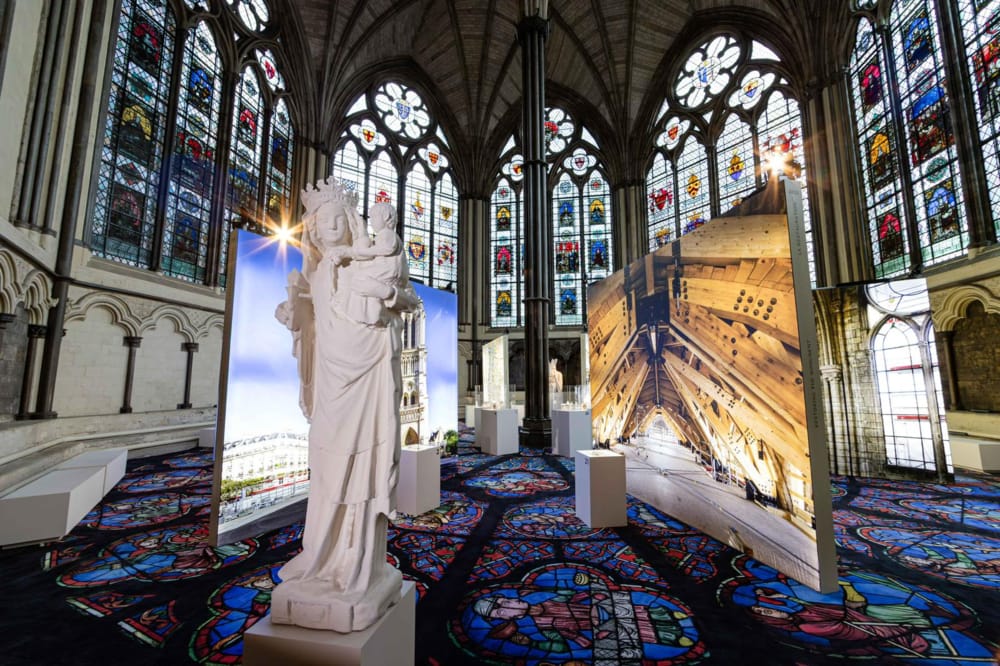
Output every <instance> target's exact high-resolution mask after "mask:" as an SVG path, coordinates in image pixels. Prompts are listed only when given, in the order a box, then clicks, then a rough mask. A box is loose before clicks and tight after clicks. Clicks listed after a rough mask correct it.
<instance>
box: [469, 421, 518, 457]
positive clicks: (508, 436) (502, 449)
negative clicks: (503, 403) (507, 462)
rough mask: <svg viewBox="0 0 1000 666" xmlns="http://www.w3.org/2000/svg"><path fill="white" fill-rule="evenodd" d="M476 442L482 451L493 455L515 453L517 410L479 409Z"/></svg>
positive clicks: (516, 447)
mask: <svg viewBox="0 0 1000 666" xmlns="http://www.w3.org/2000/svg"><path fill="white" fill-rule="evenodd" d="M476 444H477V445H478V446H479V448H480V449H482V451H483V453H489V454H491V455H494V456H502V455H506V454H508V453H517V451H518V434H517V410H516V409H480V410H479V426H478V428H477V429H476Z"/></svg>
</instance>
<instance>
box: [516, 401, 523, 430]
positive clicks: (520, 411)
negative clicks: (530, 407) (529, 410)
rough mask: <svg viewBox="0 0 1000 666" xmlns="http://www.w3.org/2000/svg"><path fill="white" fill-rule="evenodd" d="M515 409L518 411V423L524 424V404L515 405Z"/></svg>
mask: <svg viewBox="0 0 1000 666" xmlns="http://www.w3.org/2000/svg"><path fill="white" fill-rule="evenodd" d="M514 409H515V410H516V411H517V425H519V426H521V425H524V404H523V403H521V404H517V405H514Z"/></svg>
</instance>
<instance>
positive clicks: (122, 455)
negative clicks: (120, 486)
mask: <svg viewBox="0 0 1000 666" xmlns="http://www.w3.org/2000/svg"><path fill="white" fill-rule="evenodd" d="M127 462H128V449H105V450H103V451H87V452H86V453H81V454H80V455H78V456H74V457H72V458H70V459H69V460H67V461H66V462H64V463H60V464H59V465H57V466H56V469H86V468H88V467H99V468H101V469H102V470H104V482H103V484H102V487H103V491H104V492H103V493H102V497H103V496H104V495H107V494H108V493H109V492H111V489H112V488H114V487H115V485H116V484H117V483H118V482H119V481H121V480H122V477H123V476H125V463H127Z"/></svg>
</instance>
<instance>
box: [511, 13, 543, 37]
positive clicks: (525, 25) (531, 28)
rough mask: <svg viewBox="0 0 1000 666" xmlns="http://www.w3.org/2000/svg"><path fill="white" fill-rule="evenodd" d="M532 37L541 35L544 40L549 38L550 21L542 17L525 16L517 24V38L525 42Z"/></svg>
mask: <svg viewBox="0 0 1000 666" xmlns="http://www.w3.org/2000/svg"><path fill="white" fill-rule="evenodd" d="M532 35H541V37H542V39H548V37H549V20H548V19H547V18H542V17H541V16H524V17H522V18H521V20H520V21H518V23H517V38H518V40H521V41H523V40H525V39H527V38H528V37H530V36H532Z"/></svg>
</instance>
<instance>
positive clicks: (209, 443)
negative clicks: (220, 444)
mask: <svg viewBox="0 0 1000 666" xmlns="http://www.w3.org/2000/svg"><path fill="white" fill-rule="evenodd" d="M198 448H200V449H215V428H214V427H212V428H202V429H201V430H199V431H198Z"/></svg>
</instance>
